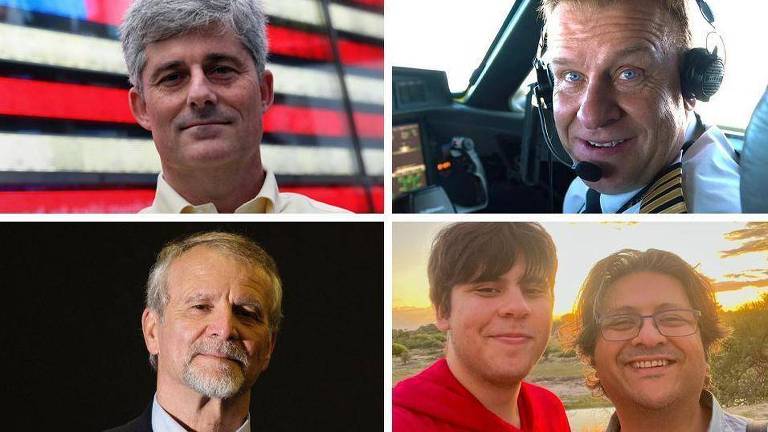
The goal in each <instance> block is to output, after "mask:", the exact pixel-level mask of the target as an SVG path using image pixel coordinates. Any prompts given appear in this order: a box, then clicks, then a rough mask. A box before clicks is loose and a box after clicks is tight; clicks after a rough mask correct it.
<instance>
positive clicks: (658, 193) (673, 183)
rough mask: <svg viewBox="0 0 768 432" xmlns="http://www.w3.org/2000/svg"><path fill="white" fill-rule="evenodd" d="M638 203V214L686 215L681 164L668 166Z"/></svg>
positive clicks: (686, 208)
mask: <svg viewBox="0 0 768 432" xmlns="http://www.w3.org/2000/svg"><path fill="white" fill-rule="evenodd" d="M640 202H641V204H640V213H688V207H687V206H686V205H685V197H684V196H683V167H682V164H681V163H680V162H678V163H676V164H674V165H670V166H669V167H668V168H667V170H666V172H665V173H664V174H663V175H662V176H661V177H659V179H658V180H656V181H655V182H654V183H653V184H652V185H651V187H650V188H648V190H647V191H646V192H645V194H643V198H642V199H641V200H640Z"/></svg>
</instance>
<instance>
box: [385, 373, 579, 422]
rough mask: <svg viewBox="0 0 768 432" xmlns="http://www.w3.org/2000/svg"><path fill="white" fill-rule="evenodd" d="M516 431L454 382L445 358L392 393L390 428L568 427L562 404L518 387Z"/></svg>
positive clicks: (532, 388)
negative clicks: (517, 425) (518, 425)
mask: <svg viewBox="0 0 768 432" xmlns="http://www.w3.org/2000/svg"><path fill="white" fill-rule="evenodd" d="M517 408H518V410H519V411H520V426H521V427H520V429H518V428H516V427H514V426H512V425H511V424H509V423H507V422H505V421H504V420H502V419H501V418H499V417H498V416H497V415H496V414H494V413H492V412H490V411H489V410H488V409H487V408H485V407H484V406H483V405H482V404H481V403H480V401H479V400H477V398H475V397H474V396H473V395H472V394H471V393H470V392H469V391H468V390H467V389H465V388H464V386H462V385H461V383H459V381H458V380H456V377H454V376H453V374H452V373H451V371H450V369H448V363H447V362H446V361H445V359H441V360H438V361H436V362H435V363H434V364H433V365H432V366H430V367H429V368H427V369H425V370H424V371H423V372H421V373H420V374H418V375H416V376H414V377H411V378H408V379H407V380H404V381H401V382H400V383H399V384H397V386H395V388H394V390H393V391H392V432H410V431H417V432H433V431H434V432H449V431H450V432H454V431H478V432H480V431H482V432H492V431H503V432H519V431H526V432H527V431H531V432H539V431H570V430H571V429H570V427H569V426H568V419H567V418H566V416H565V409H564V408H563V403H562V402H560V399H558V398H557V396H555V395H554V394H553V393H552V392H550V391H549V390H546V389H544V388H542V387H539V386H536V385H533V384H528V383H526V382H523V383H521V385H520V395H519V396H518V398H517Z"/></svg>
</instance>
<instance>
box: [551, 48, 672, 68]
mask: <svg viewBox="0 0 768 432" xmlns="http://www.w3.org/2000/svg"><path fill="white" fill-rule="evenodd" d="M656 53H658V51H657V50H656V49H655V48H651V47H649V46H647V45H634V46H630V47H627V48H622V49H620V50H618V51H616V52H614V53H613V54H612V55H611V57H610V58H611V61H612V62H616V61H618V60H622V59H625V58H627V57H632V56H636V55H638V54H639V55H645V56H647V57H649V58H652V59H656V58H657V54H656ZM549 63H551V64H555V65H567V64H571V63H573V60H572V59H571V58H567V57H555V58H553V59H551V60H550V61H549Z"/></svg>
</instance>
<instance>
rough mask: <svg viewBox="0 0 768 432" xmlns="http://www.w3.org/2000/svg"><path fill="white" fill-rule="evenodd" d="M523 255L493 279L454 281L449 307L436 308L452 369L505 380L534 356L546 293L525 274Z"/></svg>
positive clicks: (548, 319) (543, 339) (547, 320)
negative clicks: (446, 340) (447, 334)
mask: <svg viewBox="0 0 768 432" xmlns="http://www.w3.org/2000/svg"><path fill="white" fill-rule="evenodd" d="M524 273H525V260H524V259H518V260H517V262H516V263H515V265H514V266H513V267H512V268H511V269H510V270H509V271H508V272H507V273H505V274H503V275H501V276H500V277H499V278H498V279H497V280H494V281H488V282H478V283H468V284H459V285H456V286H454V287H453V290H452V291H451V310H450V312H449V313H442V312H441V311H438V320H437V326H438V327H439V328H440V329H441V330H443V331H448V332H449V340H448V346H447V356H448V360H449V362H451V367H452V368H453V369H455V370H454V373H456V374H457V375H464V376H466V375H469V376H471V377H472V379H476V380H477V379H480V380H483V381H485V382H489V383H493V384H497V385H502V386H508V385H512V384H516V383H517V382H519V381H520V380H522V379H523V378H524V377H525V376H526V375H527V374H528V372H530V370H531V368H533V366H534V364H535V363H536V361H538V359H539V357H541V354H542V353H543V352H544V348H545V347H546V345H547V341H548V340H549V333H550V330H551V328H552V296H551V295H550V292H549V287H548V286H547V284H546V283H545V282H544V281H541V280H526V279H524V278H523V276H524Z"/></svg>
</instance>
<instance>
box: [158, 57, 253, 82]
mask: <svg viewBox="0 0 768 432" xmlns="http://www.w3.org/2000/svg"><path fill="white" fill-rule="evenodd" d="M221 61H228V62H232V63H234V64H235V65H236V66H237V67H238V68H243V67H245V65H244V63H243V61H242V60H240V59H239V58H237V57H236V56H234V55H232V54H225V53H215V52H214V53H209V54H206V55H205V58H203V64H210V63H217V62H221ZM183 65H184V62H183V61H181V60H169V61H167V62H165V63H160V65H159V66H158V67H157V68H155V70H154V71H153V72H152V74H151V75H150V77H149V82H155V80H157V78H158V76H159V75H160V74H162V73H163V72H165V71H168V70H174V69H177V68H179V67H181V66H183Z"/></svg>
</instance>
